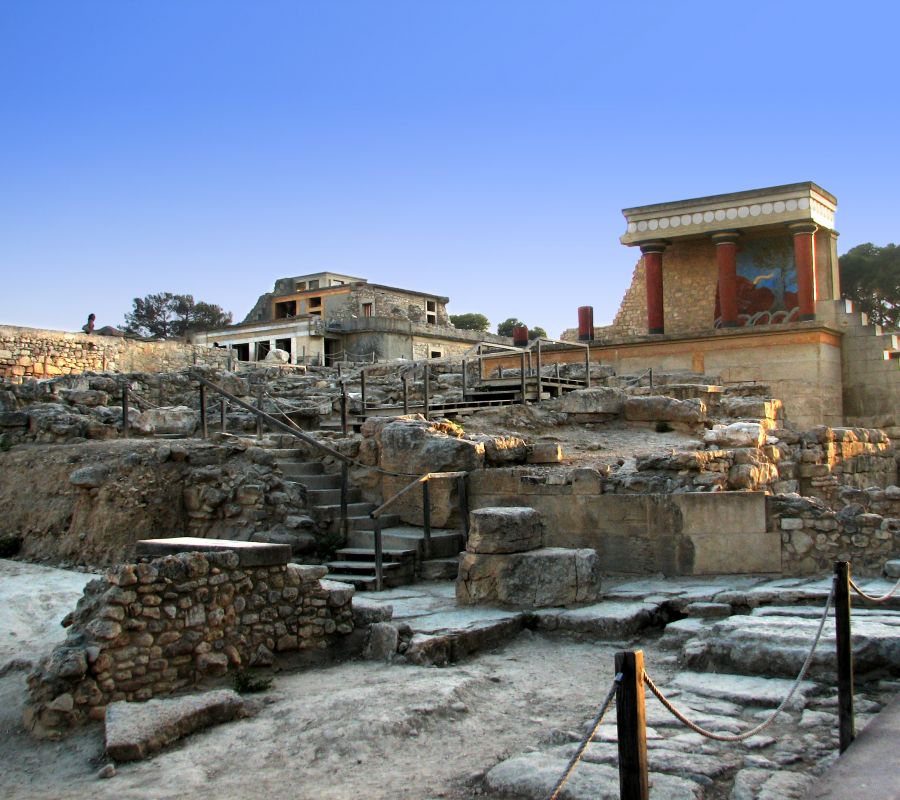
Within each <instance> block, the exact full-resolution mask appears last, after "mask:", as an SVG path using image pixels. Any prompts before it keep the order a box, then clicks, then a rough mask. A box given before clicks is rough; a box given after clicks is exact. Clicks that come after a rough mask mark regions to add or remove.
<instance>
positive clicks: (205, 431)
mask: <svg viewBox="0 0 900 800" xmlns="http://www.w3.org/2000/svg"><path fill="white" fill-rule="evenodd" d="M200 435H201V436H202V437H203V438H204V439H208V438H209V423H208V422H207V420H206V384H205V383H201V384H200Z"/></svg>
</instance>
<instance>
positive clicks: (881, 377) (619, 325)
mask: <svg viewBox="0 0 900 800" xmlns="http://www.w3.org/2000/svg"><path fill="white" fill-rule="evenodd" d="M836 208H837V200H836V199H835V197H834V196H833V195H831V194H829V193H828V192H827V191H825V190H824V189H822V188H821V187H819V186H817V185H816V184H814V183H810V182H805V183H792V184H787V185H784V186H773V187H769V188H765V189H753V190H751V191H746V192H735V193H731V194H720V195H713V196H710V197H700V198H695V199H691V200H678V201H675V202H668V203H658V204H654V205H646V206H638V207H635V208H626V209H624V210H623V212H622V213H623V214H624V216H625V220H626V225H627V227H626V231H625V233H624V234H623V235H622V237H621V242H622V243H623V244H625V245H628V246H630V247H637V248H640V251H641V258H640V260H639V261H638V263H637V266H636V267H635V271H634V276H633V279H632V283H631V286H630V288H629V289H628V291H627V292H626V295H625V298H624V299H623V301H622V304H621V307H620V309H619V312H618V314H617V315H616V317H615V320H614V321H613V324H612V325H609V326H606V327H602V328H594V329H593V330H592V331H591V334H590V337H591V338H592V339H593V340H594V342H593V348H592V349H593V352H594V354H595V357H596V358H598V359H600V360H603V361H605V362H607V363H612V364H613V365H614V366H615V367H616V368H617V369H618V370H620V371H624V372H634V371H638V370H641V369H646V368H649V367H662V368H664V369H670V370H689V371H693V372H699V373H706V374H709V375H715V376H718V377H720V378H721V379H722V380H723V381H725V382H737V381H758V382H761V383H765V384H767V385H769V386H771V387H772V389H773V391H774V393H775V394H776V395H777V396H779V397H781V398H783V399H784V401H785V408H786V413H787V415H788V418H789V419H790V420H792V421H793V422H795V423H796V424H798V425H799V426H801V427H808V426H811V425H817V424H828V425H843V424H850V425H862V426H867V427H885V428H889V429H896V430H897V432H900V427H898V426H900V345H898V337H897V334H896V332H889V331H883V330H882V329H881V328H880V327H879V326H877V325H871V324H869V323H868V320H867V319H866V318H865V315H863V314H860V313H858V312H854V311H853V307H852V304H851V303H849V302H848V301H846V300H843V299H841V290H840V274H839V271H838V258H837V246H836V242H837V236H838V234H837V232H836V231H835V227H834V224H835V223H834V220H835V210H836ZM566 335H567V336H569V337H574V336H575V335H576V333H575V332H574V331H572V332H567V334H566Z"/></svg>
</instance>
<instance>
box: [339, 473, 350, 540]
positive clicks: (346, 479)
mask: <svg viewBox="0 0 900 800" xmlns="http://www.w3.org/2000/svg"><path fill="white" fill-rule="evenodd" d="M349 490H350V465H349V464H348V463H347V462H346V461H342V462H341V536H343V541H344V542H346V541H347V528H348V525H349V522H348V521H347V498H348V495H349Z"/></svg>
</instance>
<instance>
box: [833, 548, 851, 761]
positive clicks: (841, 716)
mask: <svg viewBox="0 0 900 800" xmlns="http://www.w3.org/2000/svg"><path fill="white" fill-rule="evenodd" d="M834 581H835V584H834V626H835V633H836V641H837V672H838V727H839V734H840V750H841V752H842V753H843V752H844V751H845V750H846V749H847V748H848V747H850V745H851V744H852V742H853V740H854V739H855V738H856V722H855V720H854V717H853V642H852V633H851V630H850V562H849V561H835V562H834Z"/></svg>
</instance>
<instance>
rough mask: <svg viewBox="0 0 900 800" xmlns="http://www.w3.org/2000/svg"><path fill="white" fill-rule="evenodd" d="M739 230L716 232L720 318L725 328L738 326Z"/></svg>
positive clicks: (713, 236) (714, 236)
mask: <svg viewBox="0 0 900 800" xmlns="http://www.w3.org/2000/svg"><path fill="white" fill-rule="evenodd" d="M738 235H739V234H738V233H737V231H722V232H721V233H714V234H713V235H712V240H713V242H715V245H716V265H717V266H718V268H719V318H720V320H721V325H722V327H723V328H736V327H737V324H738V318H737V315H738V304H737V239H738Z"/></svg>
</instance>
